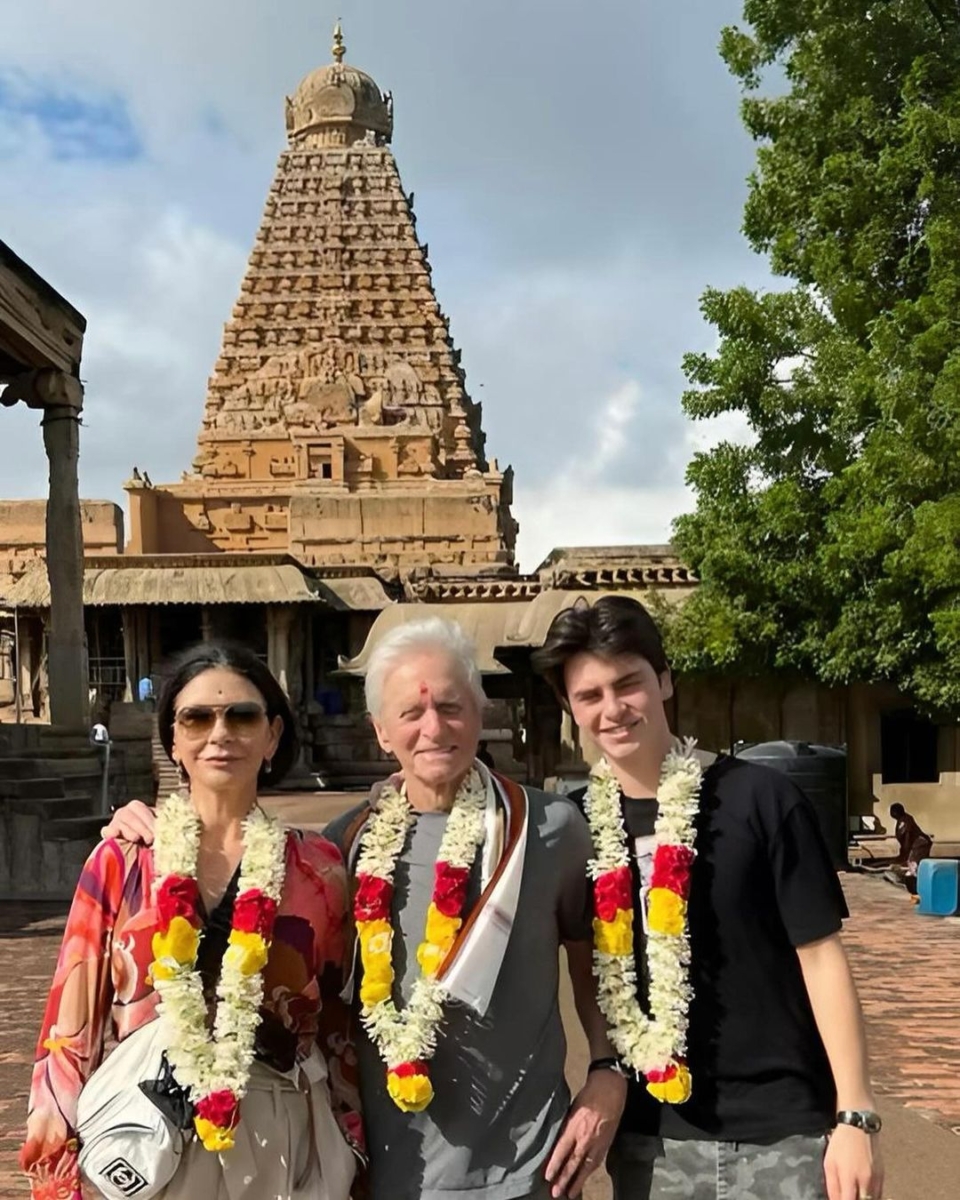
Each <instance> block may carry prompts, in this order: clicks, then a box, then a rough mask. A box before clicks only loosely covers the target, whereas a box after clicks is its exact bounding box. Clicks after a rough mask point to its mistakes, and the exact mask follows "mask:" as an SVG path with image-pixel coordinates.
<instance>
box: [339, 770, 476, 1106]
mask: <svg viewBox="0 0 960 1200" xmlns="http://www.w3.org/2000/svg"><path fill="white" fill-rule="evenodd" d="M486 801H487V795H486V787H485V785H484V783H483V781H482V780H481V778H480V774H479V772H477V771H476V770H471V771H470V774H469V775H468V776H467V778H466V779H465V780H464V782H463V783H462V784H461V785H460V788H459V790H458V792H457V795H456V797H455V799H454V802H453V808H452V809H451V810H450V816H449V818H448V820H447V827H446V830H445V831H444V835H443V839H442V841H441V842H440V849H439V852H438V856H437V864H436V869H435V877H434V885H433V897H432V899H431V901H430V906H429V908H428V909H427V920H426V928H425V931H424V938H423V941H422V942H421V943H420V947H419V949H418V950H417V961H418V962H419V964H420V972H421V974H420V977H419V978H418V979H417V980H416V982H415V983H414V985H413V990H412V992H411V994H410V999H409V1001H408V1002H407V1004H406V1005H405V1006H404V1008H403V1009H402V1010H400V1009H398V1008H397V1007H396V1005H395V1004H394V1002H393V995H392V990H393V980H394V970H393V937H394V930H393V926H392V925H391V924H390V904H391V900H392V898H393V877H394V872H395V871H396V867H397V860H398V858H399V857H400V854H401V853H402V851H403V846H404V842H405V841H406V838H407V831H408V829H409V828H410V826H411V825H412V824H413V823H414V821H415V819H416V816H415V813H414V811H413V809H412V808H411V807H410V804H409V802H408V801H407V798H406V794H405V792H403V791H397V789H396V788H395V787H394V786H393V785H392V784H387V786H386V787H384V789H383V790H382V791H381V793H380V799H379V802H378V806H377V809H376V811H375V812H374V813H373V815H372V816H371V817H370V819H369V821H368V822H367V824H366V828H365V829H364V831H363V833H362V834H361V840H360V854H359V857H358V859H357V885H358V886H357V892H356V896H355V898H354V902H353V915H354V921H355V922H356V928H357V937H358V939H359V942H360V958H361V963H362V966H363V977H362V980H361V984H360V1003H361V1005H362V1014H361V1016H362V1020H363V1023H364V1025H365V1026H366V1028H367V1031H368V1032H369V1034H370V1037H371V1039H372V1040H373V1042H374V1044H375V1045H376V1047H377V1050H378V1051H379V1052H380V1057H381V1058H382V1059H383V1061H384V1063H385V1064H386V1067H387V1091H388V1092H389V1093H390V1096H391V1098H392V1099H393V1102H394V1103H395V1104H396V1105H397V1107H398V1108H400V1109H402V1110H403V1111H404V1112H420V1111H421V1110H422V1109H424V1108H426V1107H427V1105H428V1104H429V1103H430V1101H431V1100H432V1099H433V1085H432V1084H431V1082H430V1069H429V1066H428V1062H429V1060H430V1059H431V1058H432V1057H433V1053H434V1050H435V1049H436V1045H437V1033H438V1031H439V1028H440V1021H441V1020H442V1018H443V1002H444V999H445V993H444V990H443V988H442V987H441V985H440V984H439V982H438V981H437V974H438V972H439V970H440V968H441V967H442V966H443V963H444V960H445V959H446V957H447V955H448V954H449V952H450V949H451V947H452V946H453V943H454V941H455V940H456V936H457V933H458V932H459V930H460V927H461V926H462V924H463V910H464V907H465V905H466V898H467V884H468V882H469V880H470V870H471V867H472V866H473V862H474V859H475V858H476V856H477V851H478V849H479V848H480V846H481V844H482V843H483V837H484V814H485V811H486Z"/></svg>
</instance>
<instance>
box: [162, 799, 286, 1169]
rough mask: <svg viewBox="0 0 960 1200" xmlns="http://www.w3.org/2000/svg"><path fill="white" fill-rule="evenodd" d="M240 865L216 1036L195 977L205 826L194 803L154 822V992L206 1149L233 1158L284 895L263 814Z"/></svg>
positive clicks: (255, 815)
mask: <svg viewBox="0 0 960 1200" xmlns="http://www.w3.org/2000/svg"><path fill="white" fill-rule="evenodd" d="M243 835H244V836H243V861H242V864H241V868H240V879H239V883H238V893H237V898H236V900H235V901H234V906H233V919H232V923H231V930H230V936H229V940H228V946H227V951H226V953H225V954H224V957H223V963H222V965H221V969H220V979H219V982H218V985H217V1010H216V1016H215V1018H214V1025H213V1033H212V1036H211V1033H210V1031H209V1030H208V1027H207V1005H206V1000H205V997H204V994H203V982H202V980H201V978H200V974H199V972H198V971H197V952H198V950H199V946H200V936H201V927H202V921H201V919H200V915H199V902H200V893H199V890H198V887H197V878H196V876H197V854H198V851H199V847H200V820H199V817H198V816H197V812H196V809H195V808H194V807H193V805H192V804H191V803H190V801H189V800H188V799H185V798H184V797H182V796H176V795H174V796H171V797H170V798H169V799H168V800H167V801H166V803H165V804H163V805H162V807H161V808H160V809H159V810H158V812H157V832H156V839H155V842H154V850H153V853H154V863H155V867H156V874H157V878H156V883H155V889H156V890H155V899H156V905H157V911H158V915H159V919H160V920H159V927H158V930H157V932H156V933H155V934H154V936H153V954H154V962H153V963H152V965H151V967H150V974H151V977H152V979H153V985H154V987H155V988H156V990H157V992H158V993H159V995H160V1005H159V1008H158V1013H159V1019H160V1020H162V1021H164V1022H165V1024H166V1027H167V1029H166V1045H167V1057H168V1059H169V1061H170V1065H171V1067H172V1068H173V1073H174V1075H175V1077H176V1079H177V1082H178V1083H179V1084H180V1085H181V1087H184V1088H188V1089H189V1092H190V1099H191V1101H192V1103H193V1106H194V1125H195V1127H196V1130H197V1133H198V1135H199V1137H200V1139H201V1141H202V1142H203V1145H204V1147H205V1148H206V1149H207V1150H211V1151H222V1150H229V1149H230V1148H231V1147H232V1146H233V1137H234V1135H233V1131H234V1129H235V1128H236V1126H237V1123H238V1122H239V1120H240V1101H241V1099H242V1098H243V1095H244V1093H245V1092H246V1086H247V1080H248V1078H249V1075H250V1067H251V1064H252V1063H253V1047H254V1039H255V1037H256V1032H257V1028H258V1026H259V1024H260V1015H259V1014H260V1003H261V1000H262V999H263V979H262V974H261V972H262V971H263V968H264V967H265V966H266V963H267V958H268V955H269V952H270V944H271V940H272V937H273V926H274V921H275V920H276V915H277V905H278V904H279V901H280V896H281V893H282V891H283V878H284V866H285V852H286V834H285V832H284V830H283V828H282V826H281V825H280V824H279V822H277V821H274V820H273V819H272V818H270V817H268V816H267V815H266V814H265V813H264V812H263V811H262V810H260V809H259V808H257V809H254V810H253V812H251V814H250V816H249V817H248V818H247V820H246V821H245V822H244V825H243Z"/></svg>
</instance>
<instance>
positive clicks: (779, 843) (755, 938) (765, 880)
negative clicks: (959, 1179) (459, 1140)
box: [534, 596, 883, 1200]
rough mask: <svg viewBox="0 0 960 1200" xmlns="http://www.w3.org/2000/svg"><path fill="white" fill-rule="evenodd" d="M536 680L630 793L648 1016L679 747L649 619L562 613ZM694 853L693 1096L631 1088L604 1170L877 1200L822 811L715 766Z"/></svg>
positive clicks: (624, 1179)
mask: <svg viewBox="0 0 960 1200" xmlns="http://www.w3.org/2000/svg"><path fill="white" fill-rule="evenodd" d="M534 662H535V665H536V667H537V668H538V669H539V670H540V671H541V672H542V673H543V674H544V675H545V676H546V677H547V678H548V679H549V681H550V682H551V683H552V685H553V686H554V688H555V689H556V691H557V694H558V695H559V697H560V699H561V701H562V702H563V703H564V705H565V706H566V707H567V708H568V709H569V711H570V712H571V713H572V715H573V718H574V720H575V721H576V722H577V725H578V726H579V728H580V729H581V731H582V732H583V733H585V734H587V735H588V736H589V737H590V738H591V739H592V740H593V741H594V742H596V744H597V746H598V747H599V749H600V750H601V751H602V752H603V754H604V756H605V758H606V760H607V762H608V763H609V765H610V767H611V769H612V771H613V774H614V776H615V778H616V781H617V782H618V783H619V785H620V791H621V806H622V812H623V820H624V827H625V830H626V835H627V842H628V849H629V851H630V860H631V871H632V877H633V900H634V912H635V920H634V941H635V945H634V950H635V956H636V965H637V978H638V996H639V999H640V1003H641V1005H642V1006H643V1007H644V1008H645V1009H646V1008H647V996H646V990H647V989H646V984H647V975H648V972H647V958H646V938H645V935H644V932H643V930H644V923H645V895H646V889H647V886H648V884H649V868H650V863H651V861H652V853H653V842H654V839H653V834H654V823H655V820H656V816H657V799H656V796H657V789H658V786H659V783H660V773H661V767H662V765H663V762H664V759H665V758H666V756H667V754H668V752H669V750H670V749H671V747H672V745H673V744H674V738H673V734H672V732H671V730H670V728H669V725H668V722H667V716H666V712H665V710H664V702H665V701H667V700H668V699H669V698H670V697H671V695H672V682H671V678H670V672H669V669H668V666H667V662H666V658H665V656H664V652H663V646H662V643H661V639H660V634H659V631H658V630H657V627H656V624H655V623H654V621H653V620H652V618H651V617H650V615H649V614H648V613H647V612H646V610H645V609H644V608H643V607H642V605H640V604H638V603H637V602H636V601H635V600H631V599H628V598H626V597H616V596H607V597H604V598H602V599H600V600H598V601H597V603H596V604H595V605H594V606H593V607H592V608H589V607H586V606H581V605H577V606H574V607H573V608H570V609H566V610H564V611H563V612H561V613H560V614H559V615H558V616H557V618H556V619H555V620H554V622H553V624H552V625H551V627H550V630H549V632H548V634H547V638H546V641H545V643H544V646H543V648H542V650H540V651H538V652H537V654H536V655H535V658H534ZM582 795H583V794H582V793H581V802H582ZM695 849H696V858H695V860H694V863H693V867H692V871H691V883H690V895H689V902H688V906H687V921H688V930H689V939H690V947H691V965H690V982H691V985H692V988H693V993H694V997H693V1000H692V1002H691V1003H690V1007H689V1013H688V1016H689V1027H688V1032H687V1050H686V1059H687V1064H688V1066H689V1070H690V1074H691V1076H692V1081H693V1083H692V1089H693V1090H692V1094H691V1096H690V1098H689V1099H688V1100H687V1101H686V1102H685V1103H682V1104H669V1103H664V1104H661V1103H660V1102H659V1101H657V1100H656V1099H654V1098H653V1096H651V1095H650V1094H649V1093H648V1091H647V1088H646V1086H645V1084H646V1081H645V1080H644V1079H643V1078H641V1079H640V1080H639V1081H637V1080H636V1079H634V1078H633V1077H631V1079H630V1086H629V1093H628V1100H627V1106H626V1109H625V1111H624V1116H623V1120H622V1121H621V1124H620V1128H619V1132H618V1135H617V1138H616V1140H615V1142H614V1145H613V1148H612V1149H611V1151H610V1154H609V1156H608V1164H607V1166H608V1170H609V1172H610V1175H611V1178H612V1180H613V1185H614V1196H615V1200H646V1198H647V1197H651V1198H653V1200H666V1198H667V1197H681V1196H682V1197H687V1198H690V1200H719V1198H720V1197H723V1198H724V1200H738V1198H743V1200H746V1198H750V1200H753V1198H754V1197H762V1198H764V1200H766V1197H773V1196H780V1195H783V1196H787V1195H789V1196H791V1197H792V1198H793V1200H823V1198H828V1200H882V1198H881V1188H882V1183H883V1172H882V1167H881V1164H880V1155H879V1147H878V1145H877V1137H876V1134H877V1132H878V1131H879V1127H880V1120H879V1117H878V1116H877V1115H876V1112H875V1111H874V1100H873V1094H872V1091H871V1087H870V1081H869V1077H868V1067H867V1054H866V1045H865V1038H864V1031H863V1020H862V1015H861V1012H860V1005H859V1001H858V999H857V994H856V989H855V987H854V983H853V979H852V976H851V973H850V969H849V965H848V963H847V959H846V956H845V954H844V950H843V947H842V945H841V943H840V939H839V936H838V935H839V930H840V928H841V924H842V921H843V918H844V917H846V916H847V909H846V904H845V902H844V899H843V893H842V891H841V889H840V885H839V882H838V880H837V876H836V873H835V871H834V870H833V868H832V867H831V865H830V858H829V855H828V853H827V850H826V848H825V845H824V842H823V838H822V836H821V834H820V831H819V827H818V825H817V820H816V816H815V814H814V812H813V809H812V807H811V806H810V804H809V802H808V801H807V799H806V798H805V796H804V795H803V794H802V793H801V792H800V791H799V789H798V788H796V787H795V786H794V785H793V784H792V783H791V782H790V780H789V779H787V778H786V776H783V775H780V774H778V773H777V772H774V771H771V770H768V769H766V768H763V767H759V766H757V765H755V764H753V763H748V762H745V761H743V760H740V759H734V758H726V757H722V758H719V759H718V760H717V761H716V762H714V763H713V764H712V765H710V766H709V767H708V768H707V769H705V770H704V772H703V776H702V780H701V787H700V805H699V815H698V818H697V822H696V841H695ZM575 986H576V980H575ZM591 1067H592V1068H594V1069H622V1068H621V1067H620V1065H619V1064H618V1063H616V1061H615V1060H604V1061H603V1062H598V1063H596V1064H591Z"/></svg>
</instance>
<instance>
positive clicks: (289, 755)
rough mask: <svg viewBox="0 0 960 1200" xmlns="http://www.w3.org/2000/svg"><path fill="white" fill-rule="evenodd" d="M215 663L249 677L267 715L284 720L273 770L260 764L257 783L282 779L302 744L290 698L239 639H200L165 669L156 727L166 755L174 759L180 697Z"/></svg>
mask: <svg viewBox="0 0 960 1200" xmlns="http://www.w3.org/2000/svg"><path fill="white" fill-rule="evenodd" d="M212 667H225V668H226V669H227V670H228V671H233V672H235V673H236V674H237V675H242V676H243V677H244V679H248V680H249V681H250V682H251V683H252V684H253V686H254V687H255V688H256V689H257V691H258V692H259V693H260V695H261V696H262V697H263V701H264V704H265V705H266V708H267V719H268V720H270V721H272V720H273V718H274V717H280V719H281V720H282V721H283V732H282V733H281V734H280V741H279V742H278V743H277V750H276V753H275V754H274V756H273V760H272V761H271V764H270V772H269V774H267V773H266V772H265V771H264V770H263V768H261V769H260V774H259V775H258V776H257V783H258V784H259V785H260V786H261V787H262V786H264V785H265V784H268V783H270V784H274V783H279V782H280V780H281V779H282V778H283V777H284V775H286V773H287V772H288V771H289V770H290V768H291V767H292V766H293V764H294V762H295V761H296V758H297V751H298V750H299V747H300V742H299V739H298V737H297V730H296V723H295V721H294V718H293V711H292V710H291V708H290V701H289V700H288V699H287V697H286V695H285V693H284V690H283V688H282V687H281V686H280V684H279V683H277V681H276V679H274V677H273V675H272V673H271V671H270V669H269V668H268V667H267V666H266V665H265V664H264V663H263V662H261V660H260V659H259V658H257V656H256V655H255V654H254V653H253V651H252V650H248V649H247V647H246V646H241V645H239V644H238V643H236V642H227V641H219V640H216V641H210V642H198V643H197V645H196V646H190V647H189V648H188V649H186V650H184V651H183V652H182V653H181V654H179V655H178V656H177V657H176V658H175V659H174V660H173V662H172V663H171V664H170V666H169V668H168V670H167V671H166V672H165V676H166V677H165V679H164V681H163V685H162V686H161V688H160V696H159V698H158V700H157V731H158V733H159V735H160V742H161V744H162V745H163V748H164V750H165V751H166V752H167V757H168V758H169V759H170V761H171V762H172V761H173V718H174V715H175V713H176V703H177V697H178V696H179V695H180V693H181V692H182V691H183V689H184V688H185V687H186V686H187V684H188V683H189V682H190V680H191V679H196V677H197V676H198V675H202V674H203V672H204V671H209V670H210V669H211V668H212Z"/></svg>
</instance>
